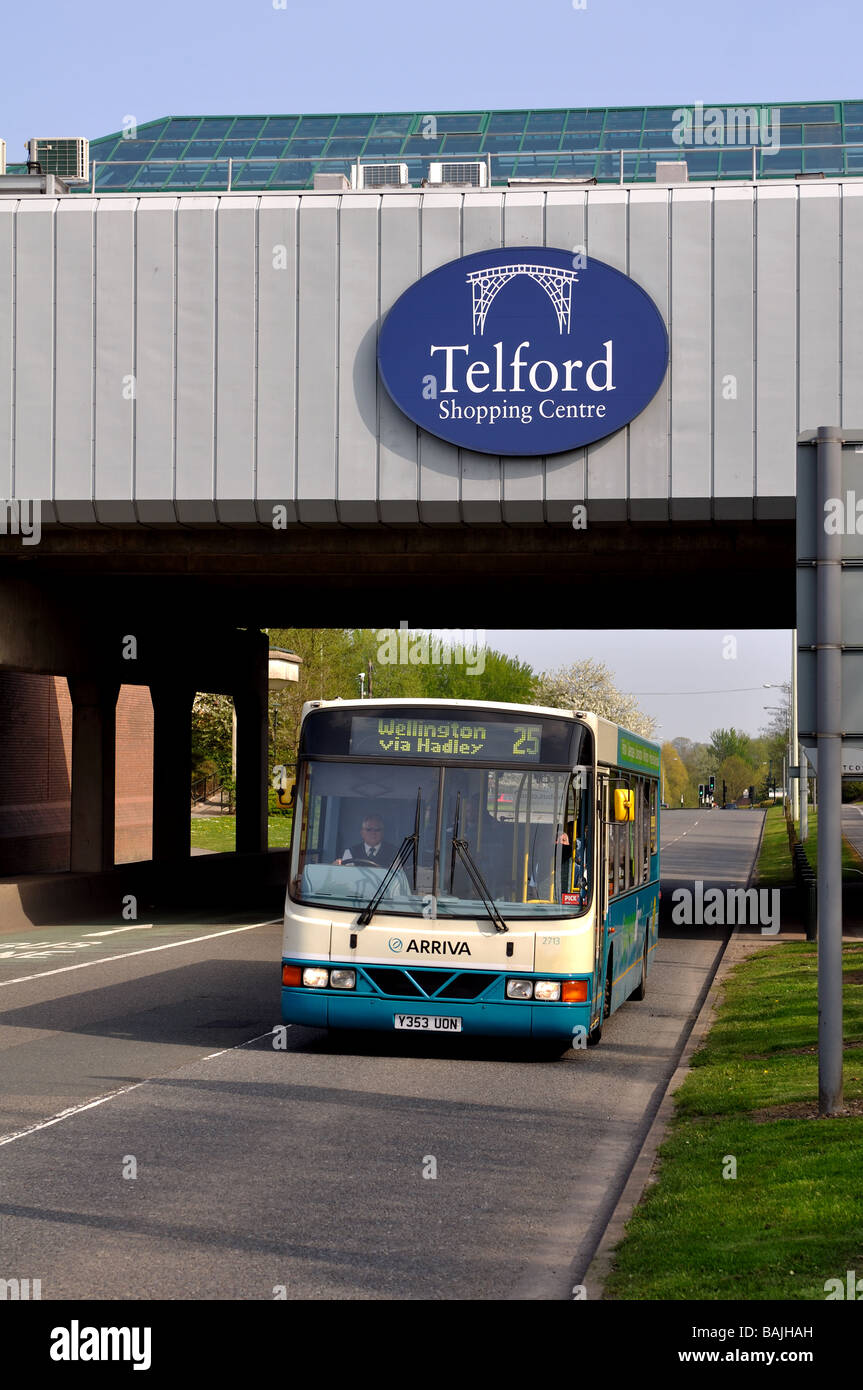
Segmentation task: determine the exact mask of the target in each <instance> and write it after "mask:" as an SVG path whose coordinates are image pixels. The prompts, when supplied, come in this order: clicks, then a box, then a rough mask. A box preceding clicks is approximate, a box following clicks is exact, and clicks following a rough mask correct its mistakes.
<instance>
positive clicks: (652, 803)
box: [650, 782, 659, 854]
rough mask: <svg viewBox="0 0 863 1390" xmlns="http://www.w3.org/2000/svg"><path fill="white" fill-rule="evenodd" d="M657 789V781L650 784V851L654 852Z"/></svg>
mask: <svg viewBox="0 0 863 1390" xmlns="http://www.w3.org/2000/svg"><path fill="white" fill-rule="evenodd" d="M658 789H659V783H658V782H651V784H650V853H651V854H655V853H656V798H657V791H658Z"/></svg>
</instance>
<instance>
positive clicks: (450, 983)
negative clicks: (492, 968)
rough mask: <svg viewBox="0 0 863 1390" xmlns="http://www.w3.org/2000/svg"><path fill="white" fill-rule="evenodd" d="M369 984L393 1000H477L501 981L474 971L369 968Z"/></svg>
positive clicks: (494, 976) (367, 970) (366, 968)
mask: <svg viewBox="0 0 863 1390" xmlns="http://www.w3.org/2000/svg"><path fill="white" fill-rule="evenodd" d="M362 973H363V974H365V975H366V976H367V978H368V980H369V981H370V983H371V984H372V985H373V986H374V987H375V988H376V989H377V990H379V991H380V993H381V994H387V995H390V996H392V997H393V998H396V999H398V998H401V999H405V998H407V999H478V998H479V996H480V995H481V994H482V993H484V991H485V990H487V989H488V987H489V985H491V984H493V982H494V981H495V980H496V979H497V978H498V977H497V975H489V974H481V973H480V972H479V971H475V970H457V971H452V970H415V971H408V970H400V969H397V968H394V967H393V968H388V967H385V968H380V967H375V966H372V967H369V966H366V967H365V969H364V971H363V972H362Z"/></svg>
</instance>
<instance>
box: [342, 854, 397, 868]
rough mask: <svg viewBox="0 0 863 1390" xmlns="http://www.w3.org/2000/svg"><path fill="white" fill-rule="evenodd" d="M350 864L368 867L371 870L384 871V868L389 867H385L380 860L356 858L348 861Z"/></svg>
mask: <svg viewBox="0 0 863 1390" xmlns="http://www.w3.org/2000/svg"><path fill="white" fill-rule="evenodd" d="M348 863H349V864H362V865H364V866H366V867H367V868H369V869H383V868H384V867H388V866H384V865H383V864H382V863H381V861H380V859H365V858H363V859H357V858H356V857H354V858H353V859H349V860H348Z"/></svg>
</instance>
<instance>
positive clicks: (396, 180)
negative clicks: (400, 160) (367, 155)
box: [356, 163, 408, 188]
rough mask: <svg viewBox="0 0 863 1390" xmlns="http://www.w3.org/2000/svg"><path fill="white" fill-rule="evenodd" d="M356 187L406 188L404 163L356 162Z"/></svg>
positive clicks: (405, 166)
mask: <svg viewBox="0 0 863 1390" xmlns="http://www.w3.org/2000/svg"><path fill="white" fill-rule="evenodd" d="M356 175H357V178H356V184H357V188H406V187H407V182H408V166H407V165H406V164H360V163H358V164H357V170H356Z"/></svg>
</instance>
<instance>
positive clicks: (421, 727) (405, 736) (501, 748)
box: [350, 715, 542, 764]
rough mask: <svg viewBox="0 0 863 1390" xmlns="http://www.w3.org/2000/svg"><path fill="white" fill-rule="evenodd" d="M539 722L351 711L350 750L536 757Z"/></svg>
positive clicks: (369, 753)
mask: <svg viewBox="0 0 863 1390" xmlns="http://www.w3.org/2000/svg"><path fill="white" fill-rule="evenodd" d="M541 744H542V725H541V724H528V723H517V724H516V723H513V724H509V723H498V722H497V721H495V722H494V723H488V724H480V723H477V722H476V721H475V720H473V719H470V718H466V719H448V720H439V719H393V718H380V719H375V718H370V717H369V716H368V715H356V716H355V717H354V718H352V719H351V739H350V752H351V754H352V755H353V756H356V755H357V754H359V755H363V754H365V756H366V757H370V756H371V757H379V758H380V757H385V758H386V757H390V758H391V757H405V758H468V759H473V758H475V759H476V760H477V761H482V762H506V763H512V762H515V763H522V764H523V763H538V762H539V760H540V748H541Z"/></svg>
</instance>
